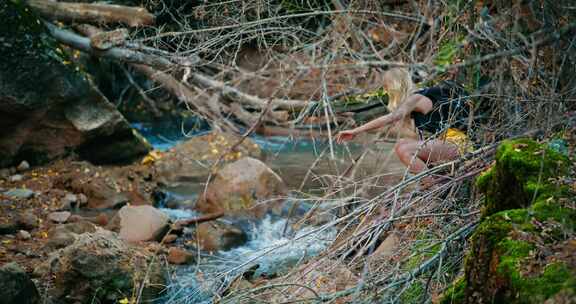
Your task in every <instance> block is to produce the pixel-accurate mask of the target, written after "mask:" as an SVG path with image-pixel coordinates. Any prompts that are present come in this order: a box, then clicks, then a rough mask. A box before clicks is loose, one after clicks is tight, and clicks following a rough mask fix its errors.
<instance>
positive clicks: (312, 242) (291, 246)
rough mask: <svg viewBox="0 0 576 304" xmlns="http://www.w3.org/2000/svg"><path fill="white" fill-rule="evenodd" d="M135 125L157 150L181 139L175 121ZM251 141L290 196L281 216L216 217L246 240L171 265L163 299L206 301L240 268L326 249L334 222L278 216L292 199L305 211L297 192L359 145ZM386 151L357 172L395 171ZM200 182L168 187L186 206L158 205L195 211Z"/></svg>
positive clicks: (268, 270) (256, 272)
mask: <svg viewBox="0 0 576 304" xmlns="http://www.w3.org/2000/svg"><path fill="white" fill-rule="evenodd" d="M135 127H136V128H138V129H139V130H140V131H141V132H142V133H143V135H144V136H145V137H146V138H147V139H148V140H149V142H150V143H151V144H152V145H153V146H154V148H155V149H158V150H162V151H165V150H168V149H170V148H171V147H173V146H174V145H176V144H177V143H178V142H180V141H182V140H185V139H186V137H185V136H183V135H182V129H181V128H180V126H178V125H175V124H170V123H167V124H161V125H145V124H136V125H135ZM190 135H191V136H193V135H194V134H190ZM252 140H254V141H255V142H256V143H258V145H259V146H260V147H261V149H262V150H263V151H264V152H265V155H266V163H267V164H268V165H269V166H270V167H271V168H272V169H273V170H274V171H275V172H277V173H278V174H279V175H280V176H281V177H282V178H283V180H284V181H285V182H286V184H287V186H288V188H289V189H290V190H292V192H291V193H293V195H292V196H291V197H290V198H289V199H287V201H286V203H285V206H284V208H283V212H282V214H281V215H280V216H267V217H265V218H264V219H262V220H260V221H252V222H248V223H247V222H246V221H245V220H244V221H238V220H236V219H233V218H224V219H221V221H224V222H228V223H229V224H233V225H236V226H239V227H242V230H244V231H245V232H246V233H247V235H248V241H247V242H246V243H245V244H244V245H242V246H240V247H236V248H233V249H231V250H228V251H223V252H216V253H214V254H206V253H200V252H197V255H198V256H197V262H196V264H193V265H188V266H176V267H175V271H174V272H173V275H172V276H171V277H170V284H169V287H168V291H167V294H166V298H165V299H163V301H162V302H163V303H170V304H171V303H186V304H187V303H210V302H211V301H212V298H213V295H214V293H215V292H218V291H222V290H223V289H225V288H226V286H228V284H229V283H230V282H231V280H233V279H235V278H237V277H238V276H239V275H241V274H242V273H245V272H250V273H251V274H252V276H253V277H256V278H258V277H264V278H267V277H273V276H275V275H281V274H284V273H286V271H287V270H288V269H289V268H290V267H291V266H294V265H296V264H297V263H299V262H301V261H304V260H306V259H307V258H309V257H311V256H314V255H317V254H318V253H320V252H321V251H322V250H324V249H326V248H327V247H328V246H329V245H330V244H331V242H332V241H333V240H334V239H335V237H336V233H337V231H336V229H335V228H334V227H329V228H322V227H316V226H304V227H300V228H299V229H298V230H297V231H295V230H292V226H291V225H290V222H288V221H289V220H288V219H287V218H286V217H285V216H284V217H283V216H282V215H286V214H287V213H288V210H289V209H290V208H291V206H292V205H293V204H295V203H297V206H298V208H296V209H295V210H296V212H295V218H298V216H302V215H303V214H304V213H306V212H307V211H308V210H309V209H310V208H311V206H312V204H311V203H310V202H305V201H302V200H300V199H299V197H302V194H301V192H309V193H310V192H314V191H317V192H321V189H323V188H325V187H328V186H329V185H330V184H331V183H332V182H333V179H334V177H335V176H339V175H341V174H343V173H347V171H346V170H347V169H348V167H349V166H350V164H351V161H352V159H354V158H358V156H359V155H360V154H361V153H362V151H363V149H362V147H361V146H358V145H349V146H347V147H344V146H332V147H330V145H329V143H327V142H324V141H312V140H298V141H295V140H293V139H290V138H286V137H272V138H264V137H259V136H254V137H252ZM390 151H391V145H390V144H384V145H380V146H379V147H377V148H375V149H374V151H373V152H372V153H367V154H366V156H365V157H364V158H363V159H362V162H361V164H360V166H359V167H360V169H359V170H358V173H357V175H369V174H371V173H373V172H374V170H379V169H381V167H382V166H387V168H388V170H387V171H389V172H394V174H391V175H390V176H398V173H399V172H401V170H402V169H401V166H399V164H398V163H397V162H395V161H394V159H392V158H390V153H389V152H390ZM384 179H385V178H384ZM202 187H203V185H202V184H198V185H188V186H186V187H179V188H176V189H169V190H168V191H167V196H168V197H167V199H165V200H168V201H173V202H174V201H175V202H179V203H180V204H175V205H177V206H180V208H182V206H186V207H188V208H187V209H170V208H162V209H161V210H163V211H164V212H165V213H166V214H168V215H169V216H170V217H171V218H172V219H174V220H177V219H185V218H192V217H195V216H198V214H197V213H196V212H195V211H193V210H191V209H190V208H189V207H191V206H192V204H193V202H194V201H195V199H196V197H197V193H198V191H199V189H202ZM183 202H184V203H183ZM185 235H186V232H185Z"/></svg>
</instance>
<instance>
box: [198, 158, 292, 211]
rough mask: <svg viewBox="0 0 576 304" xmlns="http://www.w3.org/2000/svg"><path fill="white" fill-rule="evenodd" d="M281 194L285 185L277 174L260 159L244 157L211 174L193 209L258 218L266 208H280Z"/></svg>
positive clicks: (283, 192)
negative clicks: (210, 179) (208, 182)
mask: <svg viewBox="0 0 576 304" xmlns="http://www.w3.org/2000/svg"><path fill="white" fill-rule="evenodd" d="M285 196H286V185H285V184H284V182H283V181H282V179H281V178H280V176H278V174H276V173H274V171H272V169H270V168H269V167H268V166H266V165H265V164H264V163H263V162H261V161H260V160H257V159H254V158H251V157H245V158H242V159H239V160H237V161H235V162H233V163H230V164H227V165H226V166H224V168H222V169H221V170H220V171H218V172H217V173H216V174H215V175H214V177H213V178H212V181H211V182H210V184H209V185H208V187H207V189H206V192H205V195H200V197H199V199H198V201H197V203H196V209H198V211H200V212H203V213H218V212H224V213H225V214H227V215H236V214H241V215H249V216H252V217H257V218H260V217H262V216H263V215H264V214H266V213H267V212H268V211H270V210H272V211H276V212H280V211H281V210H280V208H279V207H280V206H281V205H280V203H281V202H282V199H283V198H284V197H285ZM264 201H265V202H264ZM257 203H258V204H257Z"/></svg>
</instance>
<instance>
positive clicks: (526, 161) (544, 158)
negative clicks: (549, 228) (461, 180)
mask: <svg viewBox="0 0 576 304" xmlns="http://www.w3.org/2000/svg"><path fill="white" fill-rule="evenodd" d="M567 168H568V159H567V158H566V157H565V156H563V155H561V154H560V153H558V152H556V151H554V150H552V149H550V148H548V147H547V146H545V145H542V144H538V143H536V142H535V141H533V140H530V139H519V140H513V141H505V142H504V143H502V145H500V147H499V148H498V151H497V152H496V163H495V165H494V166H492V168H490V169H489V170H488V171H487V172H484V173H483V174H482V175H480V176H479V177H478V179H477V182H476V184H477V186H478V187H479V188H480V190H481V191H483V192H485V194H486V203H485V206H484V210H483V215H484V216H489V215H491V214H494V213H496V212H498V211H502V210H508V209H517V208H525V207H528V206H529V205H530V204H531V203H532V202H533V201H534V199H536V198H537V197H538V196H543V195H544V196H546V195H548V194H549V193H552V192H554V191H556V190H557V189H556V188H557V187H555V186H553V185H550V183H549V182H548V179H549V178H551V177H555V176H559V175H562V174H565V173H566V172H567Z"/></svg>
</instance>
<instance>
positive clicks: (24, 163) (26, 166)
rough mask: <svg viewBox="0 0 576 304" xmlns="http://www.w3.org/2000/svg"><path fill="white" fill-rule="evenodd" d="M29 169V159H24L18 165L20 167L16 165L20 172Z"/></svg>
mask: <svg viewBox="0 0 576 304" xmlns="http://www.w3.org/2000/svg"><path fill="white" fill-rule="evenodd" d="M28 169H30V164H29V163H28V162H27V161H25V160H23V161H22V162H21V163H20V164H19V165H18V167H16V170H18V172H24V171H26V170H28Z"/></svg>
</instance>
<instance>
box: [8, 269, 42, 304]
mask: <svg viewBox="0 0 576 304" xmlns="http://www.w3.org/2000/svg"><path fill="white" fill-rule="evenodd" d="M0 303H2V304H34V303H40V296H39V294H38V290H37V289H36V285H34V282H32V280H30V278H29V277H28V275H27V274H26V272H24V270H23V269H22V268H21V267H20V266H19V265H18V264H16V263H8V264H5V265H3V266H2V267H0Z"/></svg>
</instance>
